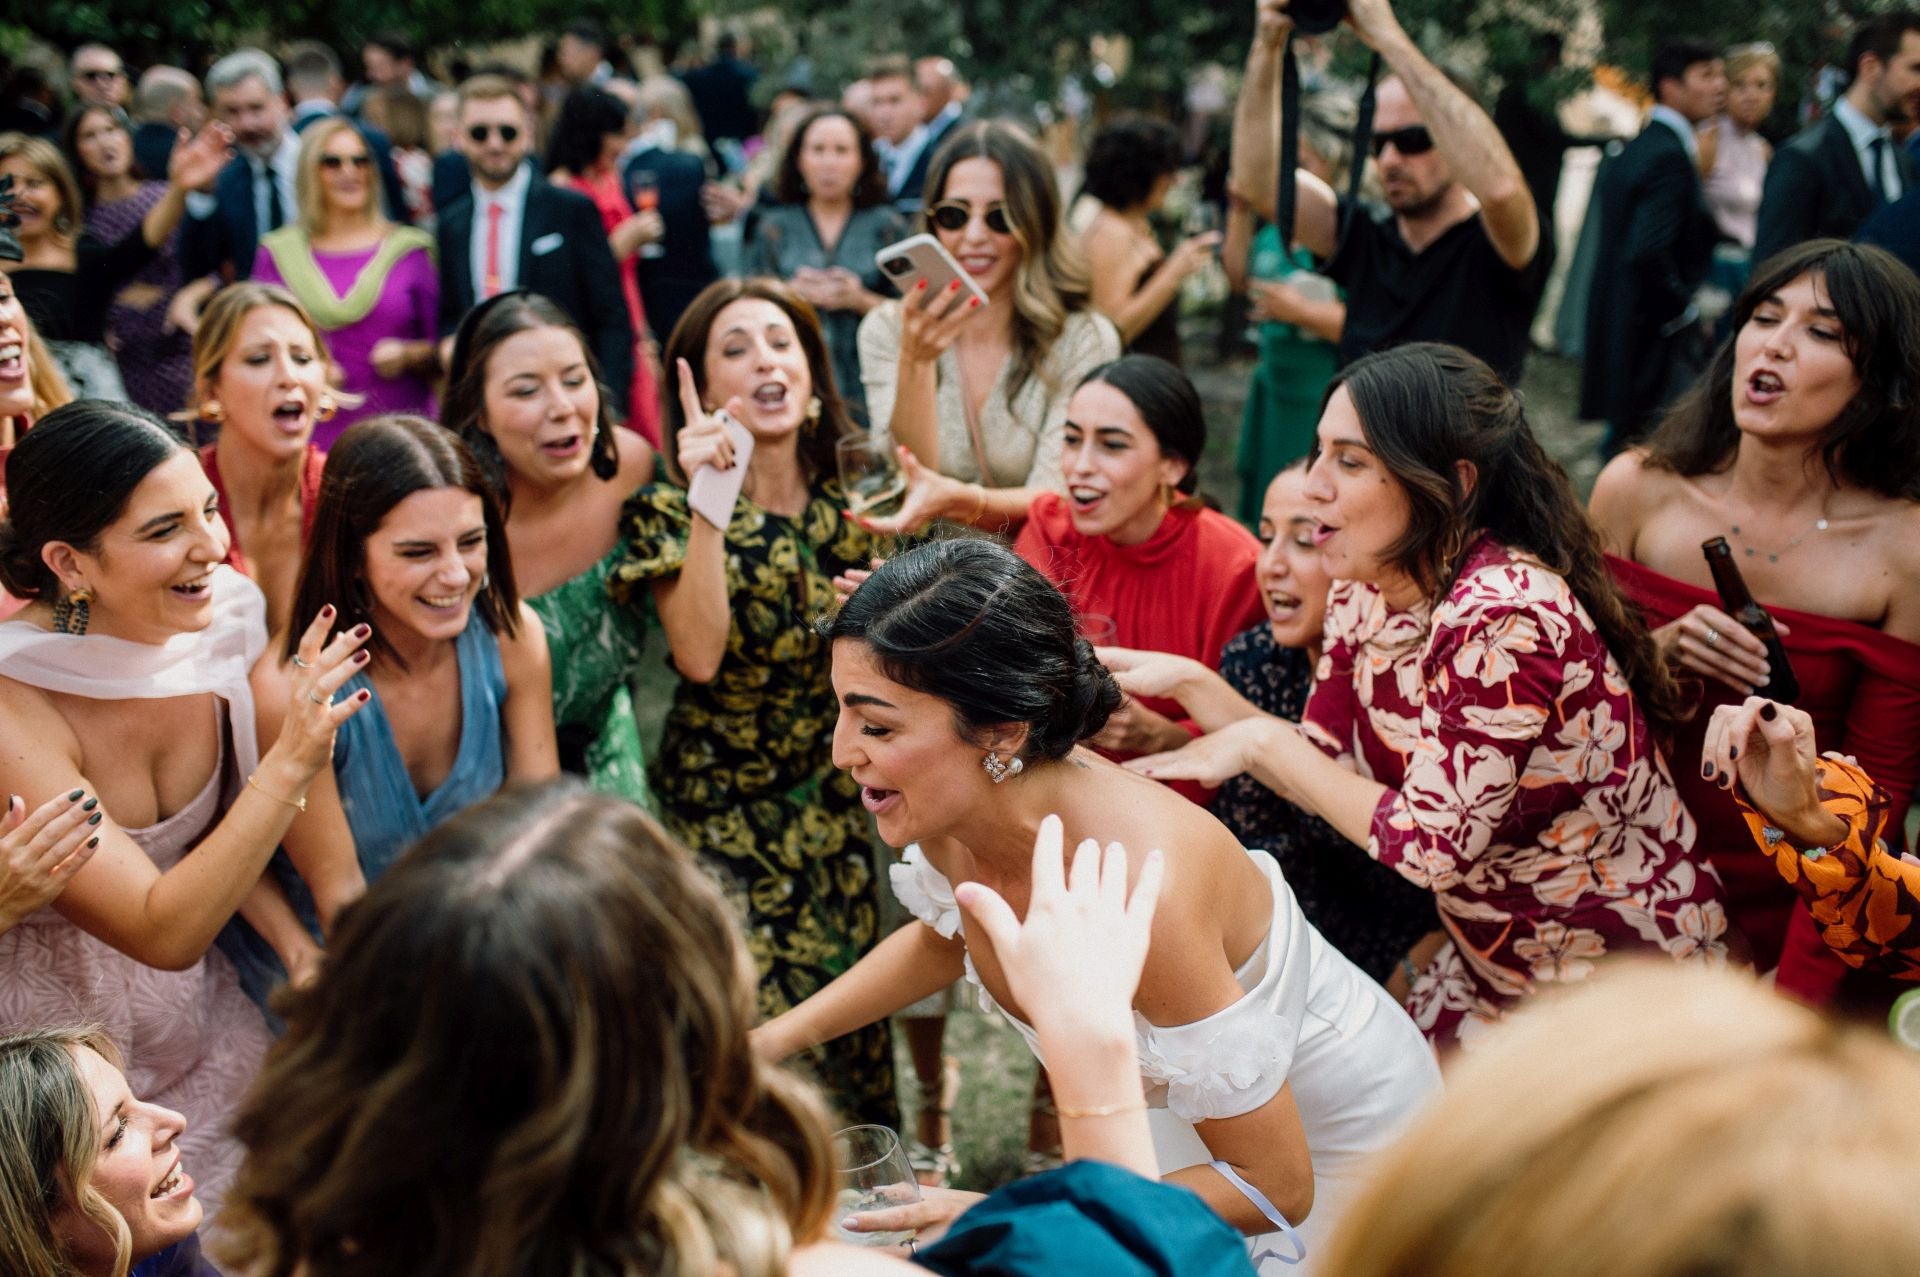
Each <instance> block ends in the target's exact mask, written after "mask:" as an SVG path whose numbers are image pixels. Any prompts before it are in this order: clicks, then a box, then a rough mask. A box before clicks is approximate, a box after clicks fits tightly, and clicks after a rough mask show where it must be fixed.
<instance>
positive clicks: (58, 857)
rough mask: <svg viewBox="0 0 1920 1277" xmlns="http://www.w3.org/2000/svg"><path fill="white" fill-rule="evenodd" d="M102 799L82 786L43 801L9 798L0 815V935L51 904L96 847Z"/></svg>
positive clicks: (89, 857)
mask: <svg viewBox="0 0 1920 1277" xmlns="http://www.w3.org/2000/svg"><path fill="white" fill-rule="evenodd" d="M99 807H100V800H99V799H97V798H88V797H87V793H86V791H85V790H83V789H76V790H73V791H72V792H71V793H64V794H60V795H58V796H57V797H54V798H52V799H49V800H48V801H46V802H44V803H41V804H40V805H39V806H38V807H36V808H34V810H33V811H32V812H31V813H29V812H28V811H27V803H26V800H25V799H24V798H22V797H20V795H18V794H9V795H8V796H7V810H6V812H5V814H4V816H0V934H4V933H6V932H8V931H10V930H12V929H13V927H14V925H15V924H17V923H18V922H19V921H20V920H21V919H22V918H25V917H26V916H27V915H28V914H30V913H33V912H34V911H35V910H37V909H40V908H43V907H45V906H46V905H49V904H51V903H52V902H53V900H54V898H55V897H57V896H58V895H59V894H60V893H61V892H62V891H65V890H66V888H67V884H68V883H69V882H72V881H73V875H74V874H76V873H78V872H79V871H80V866H82V865H84V864H86V863H87V861H89V860H91V859H92V858H93V853H94V850H95V849H96V848H98V847H99V846H100V835H99V834H98V833H97V832H96V831H97V829H98V827H99V824H100V813H99Z"/></svg>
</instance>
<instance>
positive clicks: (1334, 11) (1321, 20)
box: [1287, 0, 1347, 35]
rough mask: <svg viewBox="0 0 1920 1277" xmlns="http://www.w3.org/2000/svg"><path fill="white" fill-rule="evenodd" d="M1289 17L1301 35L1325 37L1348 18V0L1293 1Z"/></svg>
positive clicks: (1290, 5)
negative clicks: (1343, 19) (1341, 20)
mask: <svg viewBox="0 0 1920 1277" xmlns="http://www.w3.org/2000/svg"><path fill="white" fill-rule="evenodd" d="M1287 16H1288V17H1290V18H1292V19H1293V25H1294V28H1295V29H1296V30H1298V31H1299V32H1300V34H1301V35H1325V34H1326V33H1327V32H1329V31H1331V30H1333V29H1334V28H1335V27H1337V26H1339V25H1340V19H1342V18H1344V17H1346V16H1347V0H1293V3H1291V4H1289V5H1288V6H1287Z"/></svg>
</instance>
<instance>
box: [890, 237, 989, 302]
mask: <svg viewBox="0 0 1920 1277" xmlns="http://www.w3.org/2000/svg"><path fill="white" fill-rule="evenodd" d="M873 260H874V264H875V265H877V266H879V267H880V269H881V271H882V272H883V273H885V275H886V277H887V278H888V279H891V280H892V281H893V284H894V287H896V288H898V289H899V290H900V293H901V295H902V296H904V297H908V298H911V297H912V296H913V291H914V286H915V285H916V284H918V283H919V282H920V281H921V280H925V281H926V285H927V287H926V295H927V296H930V297H938V296H939V295H940V294H941V293H943V292H945V291H947V290H948V289H949V288H950V287H951V286H952V285H953V284H954V283H956V282H958V283H959V285H960V288H961V291H963V292H965V293H966V294H967V295H969V296H970V297H972V298H974V299H975V300H976V301H978V302H979V304H980V305H982V306H984V305H986V304H987V294H986V292H985V290H983V289H982V288H981V287H980V285H978V284H976V283H974V282H973V276H971V275H969V274H967V272H966V271H965V270H964V269H963V268H962V267H961V265H960V263H959V262H957V261H955V260H954V259H953V254H952V253H949V252H948V251H947V250H946V247H945V245H943V244H941V242H940V241H939V240H937V239H935V238H934V237H933V236H931V235H909V236H908V237H907V238H905V239H903V240H901V241H900V242H899V243H898V244H889V245H887V246H886V247H885V248H883V249H881V250H880V251H879V252H878V253H875V254H874V256H873Z"/></svg>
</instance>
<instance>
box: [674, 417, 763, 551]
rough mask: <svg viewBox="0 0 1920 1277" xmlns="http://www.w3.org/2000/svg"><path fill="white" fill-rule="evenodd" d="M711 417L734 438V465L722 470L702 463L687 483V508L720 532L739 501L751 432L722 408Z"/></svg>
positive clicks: (748, 456)
mask: <svg viewBox="0 0 1920 1277" xmlns="http://www.w3.org/2000/svg"><path fill="white" fill-rule="evenodd" d="M713 419H714V420H715V421H717V422H719V423H720V424H721V426H722V427H724V428H725V430H726V432H727V438H729V439H731V440H732V441H733V464H732V465H730V466H728V467H727V468H726V469H725V470H718V469H715V468H714V467H713V466H701V467H700V468H699V469H698V470H695V471H694V472H693V478H692V479H691V480H690V481H689V482H688V484H687V508H688V509H690V510H692V511H693V512H694V513H695V514H697V515H699V516H700V517H701V518H703V519H705V520H706V521H707V522H708V523H711V524H712V525H713V526H714V527H716V528H719V529H720V530H721V531H722V532H725V531H726V530H727V525H728V524H729V523H732V522H733V507H734V505H735V503H736V502H738V501H739V500H740V486H741V485H742V484H744V483H745V482H746V481H747V460H748V458H750V457H752V456H753V434H752V433H751V432H750V431H749V430H748V429H747V428H746V427H745V426H743V425H741V424H740V423H739V422H738V421H735V420H734V419H733V414H731V413H729V412H728V411H727V410H726V409H724V408H722V409H720V410H719V411H717V412H715V413H714V414H713Z"/></svg>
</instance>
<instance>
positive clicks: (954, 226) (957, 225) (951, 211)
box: [927, 200, 1013, 235]
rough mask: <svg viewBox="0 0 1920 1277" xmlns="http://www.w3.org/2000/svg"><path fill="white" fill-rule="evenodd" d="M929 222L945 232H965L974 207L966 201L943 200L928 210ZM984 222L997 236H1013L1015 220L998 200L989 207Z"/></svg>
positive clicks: (971, 218)
mask: <svg viewBox="0 0 1920 1277" xmlns="http://www.w3.org/2000/svg"><path fill="white" fill-rule="evenodd" d="M927 220H928V221H930V222H932V223H933V224H934V225H935V226H937V227H939V228H940V229H941V230H943V231H963V230H965V229H967V223H968V222H970V221H972V220H973V205H971V204H969V203H967V202H966V201H965V200H941V201H940V202H939V203H938V204H935V205H934V206H933V207H932V208H930V209H928V210H927ZM984 220H985V221H986V223H987V229H988V230H990V231H992V232H993V233H994V234H995V235H1011V234H1013V219H1012V218H1010V217H1008V216H1007V206H1006V205H1005V204H1002V203H1000V202H999V201H997V200H996V201H995V202H994V203H992V204H989V205H987V212H986V216H985V218H984Z"/></svg>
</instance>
